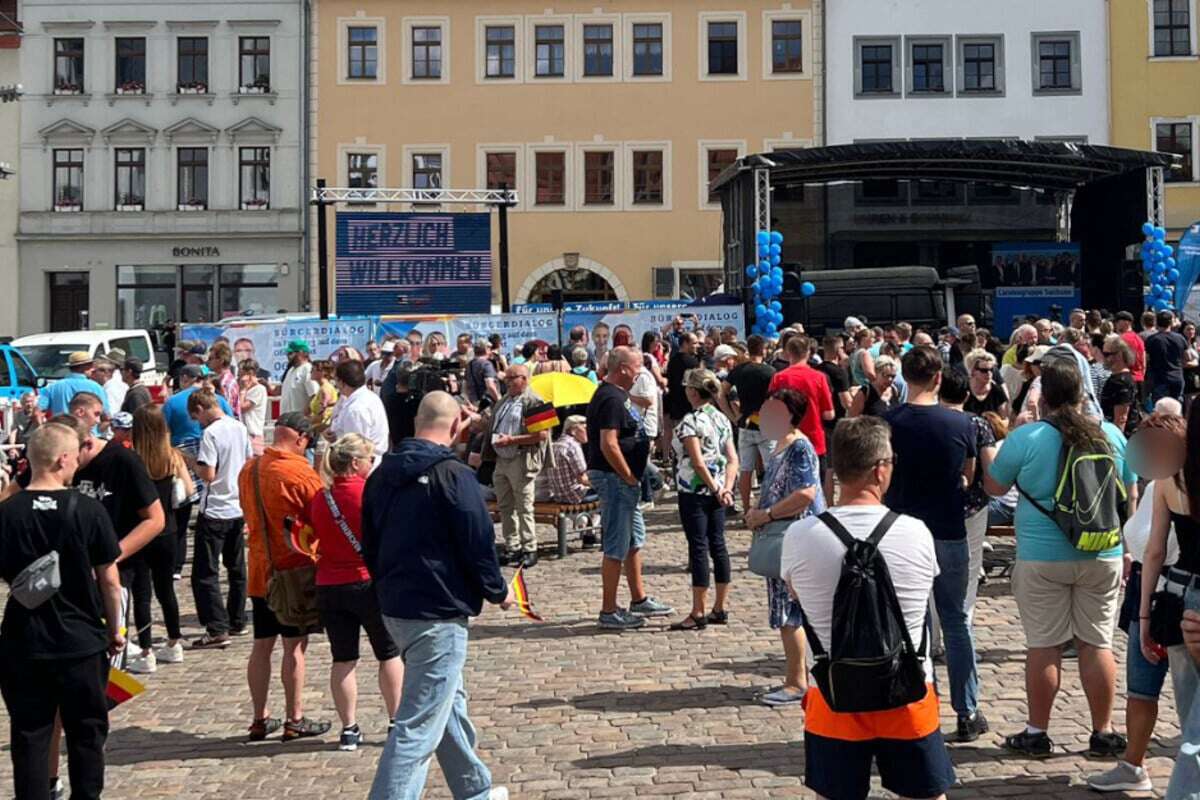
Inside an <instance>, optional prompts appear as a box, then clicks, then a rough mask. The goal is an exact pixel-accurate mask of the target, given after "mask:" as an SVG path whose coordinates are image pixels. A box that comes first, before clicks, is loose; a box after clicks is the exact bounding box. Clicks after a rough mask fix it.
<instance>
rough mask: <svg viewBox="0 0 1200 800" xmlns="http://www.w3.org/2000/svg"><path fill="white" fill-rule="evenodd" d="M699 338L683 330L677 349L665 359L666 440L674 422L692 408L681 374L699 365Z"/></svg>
mask: <svg viewBox="0 0 1200 800" xmlns="http://www.w3.org/2000/svg"><path fill="white" fill-rule="evenodd" d="M699 342H700V340H699V339H698V338H696V334H694V333H692V332H691V331H685V332H683V333H681V334H680V337H679V349H678V350H675V351H674V352H672V353H671V358H670V359H669V360H668V361H667V393H666V395H664V396H663V417H664V418H665V421H666V428H667V430H666V441H668V442H669V441H671V432H672V431H673V430H674V429H675V423H677V422H679V420H681V419H683V418H684V416H685V415H686V414H688V412H690V411H691V410H692V405H691V403H689V402H688V399H687V394H686V393H685V392H684V389H683V376H684V374H685V373H686V372H687V371H688V370H689V369H695V368H696V367H698V366H700V357H699V356H698V355H696V346H697V345H698V344H699Z"/></svg>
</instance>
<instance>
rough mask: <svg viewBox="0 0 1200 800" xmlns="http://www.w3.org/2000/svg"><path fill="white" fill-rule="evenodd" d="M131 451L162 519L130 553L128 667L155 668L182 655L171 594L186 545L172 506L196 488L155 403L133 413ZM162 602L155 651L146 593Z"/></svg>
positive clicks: (137, 669) (136, 669) (176, 607)
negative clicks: (162, 640) (133, 639)
mask: <svg viewBox="0 0 1200 800" xmlns="http://www.w3.org/2000/svg"><path fill="white" fill-rule="evenodd" d="M133 451H134V452H135V453H137V455H138V458H140V459H141V460H142V463H143V464H144V465H145V466H146V472H147V473H149V475H150V480H151V481H153V483H154V488H155V489H156V490H157V491H158V499H159V500H160V501H161V502H162V507H163V511H164V512H165V513H164V514H163V517H164V519H165V524H164V525H163V529H162V532H161V533H159V534H158V536H155V537H154V538H153V539H152V540H151V541H150V543H149V544H147V545H146V546H145V547H143V548H142V549H141V551H139V552H138V553H137V555H135V556H134V557H133V559H132V560H133V574H134V578H133V586H132V587H131V589H132V592H133V606H134V621H135V623H136V625H137V628H138V630H137V638H138V646H139V647H140V648H141V650H142V653H141V655H140V656H138V657H137V658H133V659H130V661H129V671H130V672H141V673H149V672H154V671H155V670H157V669H158V662H159V661H162V662H163V663H164V664H178V663H179V662H181V661H183V644H182V642H181V640H182V639H183V633H182V631H181V630H180V627H179V600H178V598H176V596H175V576H174V572H175V553H176V547H177V546H178V545H179V544H180V542H183V546H185V547H186V537H187V526H186V523H185V524H184V526H183V529H182V530H180V528H179V521H178V519H177V516H178V515H177V514H175V513H174V509H175V508H176V507H177V506H179V505H181V504H183V503H185V502H187V498H189V497H191V496H192V494H193V493H194V492H195V491H196V487H195V484H194V483H193V482H192V478H191V474H190V473H189V472H188V468H187V463H186V462H185V461H184V460H183V454H181V453H180V452H179V451H178V450H176V449H175V448H174V447H171V430H170V428H168V427H167V420H166V418H165V417H163V413H162V411H161V410H160V409H159V407H158V406H156V405H148V406H142V407H141V408H139V409H138V410H137V411H136V412H134V415H133ZM152 588H153V592H154V596H155V597H157V598H158V604H159V606H160V607H161V608H162V614H163V625H164V626H165V627H166V629H167V643H166V645H165V646H164V647H161V648H159V650H158V651H154V650H153V649H152V645H153V641H154V640H153V637H152V636H151V630H150V625H151V616H150V593H151V589H152Z"/></svg>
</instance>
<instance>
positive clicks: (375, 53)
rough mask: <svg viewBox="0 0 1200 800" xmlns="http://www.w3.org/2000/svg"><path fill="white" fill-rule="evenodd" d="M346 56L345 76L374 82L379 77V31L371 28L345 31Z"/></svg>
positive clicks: (356, 27)
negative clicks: (347, 61)
mask: <svg viewBox="0 0 1200 800" xmlns="http://www.w3.org/2000/svg"><path fill="white" fill-rule="evenodd" d="M346 40H347V45H346V56H347V59H348V60H349V63H348V64H347V66H346V75H347V76H348V77H350V78H356V79H360V80H375V79H376V78H377V77H378V76H379V29H378V28H376V27H375V26H374V25H371V26H352V27H349V28H347V29H346Z"/></svg>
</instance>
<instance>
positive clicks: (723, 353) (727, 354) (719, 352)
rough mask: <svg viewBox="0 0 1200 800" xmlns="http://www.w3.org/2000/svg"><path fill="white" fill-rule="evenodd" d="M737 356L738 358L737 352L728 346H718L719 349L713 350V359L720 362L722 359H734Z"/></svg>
mask: <svg viewBox="0 0 1200 800" xmlns="http://www.w3.org/2000/svg"><path fill="white" fill-rule="evenodd" d="M735 356H737V350H734V349H733V348H732V347H730V346H729V345H727V344H719V345H717V348H716V349H715V350H713V358H715V359H717V360H718V361H720V360H721V359H722V358H733V357H735Z"/></svg>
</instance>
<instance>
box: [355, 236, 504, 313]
mask: <svg viewBox="0 0 1200 800" xmlns="http://www.w3.org/2000/svg"><path fill="white" fill-rule="evenodd" d="M336 230H337V248H336V255H337V265H336V278H337V310H338V313H339V314H343V315H346V314H373V315H374V314H449V313H460V314H463V313H465V314H471V313H476V314H486V313H488V312H489V311H491V302H492V242H491V216H490V215H489V214H431V213H406V214H400V213H396V214H392V213H386V214H385V213H373V212H350V213H339V214H338V215H337V228H336Z"/></svg>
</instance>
